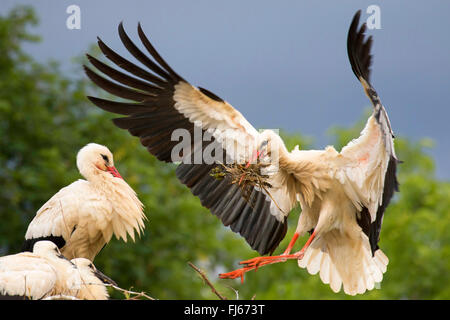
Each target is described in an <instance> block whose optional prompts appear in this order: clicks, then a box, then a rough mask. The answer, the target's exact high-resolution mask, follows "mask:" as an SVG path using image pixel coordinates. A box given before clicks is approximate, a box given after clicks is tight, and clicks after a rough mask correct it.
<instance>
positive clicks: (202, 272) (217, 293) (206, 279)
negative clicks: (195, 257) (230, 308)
mask: <svg viewBox="0 0 450 320" xmlns="http://www.w3.org/2000/svg"><path fill="white" fill-rule="evenodd" d="M188 264H189V266H190V267H191V268H192V269H194V270H195V271H196V272H197V273H198V274H199V275H200V276H201V277H202V278H203V280H204V281H205V282H206V284H207V285H208V286H209V287H210V288H211V291H212V292H213V293H214V294H215V295H216V296H217V297H218V298H219V299H220V300H228V298H227V297H225V296H223V295H221V294H220V293H219V292H218V291H217V290H216V288H215V287H214V285H213V284H212V283H211V281H209V279H208V277H207V276H206V275H205V272H204V271H202V270H200V269H199V268H197V267H196V266H194V265H193V264H192V262H188Z"/></svg>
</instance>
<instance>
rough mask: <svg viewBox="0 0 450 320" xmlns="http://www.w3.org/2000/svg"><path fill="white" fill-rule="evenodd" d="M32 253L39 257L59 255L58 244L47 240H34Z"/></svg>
mask: <svg viewBox="0 0 450 320" xmlns="http://www.w3.org/2000/svg"><path fill="white" fill-rule="evenodd" d="M33 253H35V254H37V255H39V256H41V257H56V256H58V255H61V253H60V252H59V249H58V246H57V245H56V244H54V243H53V242H51V241H48V240H42V241H38V242H36V243H35V244H34V246H33Z"/></svg>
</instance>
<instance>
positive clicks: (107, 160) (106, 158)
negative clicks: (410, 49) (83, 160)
mask: <svg viewBox="0 0 450 320" xmlns="http://www.w3.org/2000/svg"><path fill="white" fill-rule="evenodd" d="M102 158H103V160H105V161H106V162H109V159H108V156H105V155H104V154H102Z"/></svg>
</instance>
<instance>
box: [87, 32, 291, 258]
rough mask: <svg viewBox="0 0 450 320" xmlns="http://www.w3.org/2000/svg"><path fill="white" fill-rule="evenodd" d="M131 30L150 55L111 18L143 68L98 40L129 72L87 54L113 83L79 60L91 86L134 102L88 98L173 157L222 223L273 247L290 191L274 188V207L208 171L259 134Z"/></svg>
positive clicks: (161, 154) (241, 157)
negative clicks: (282, 208)
mask: <svg viewBox="0 0 450 320" xmlns="http://www.w3.org/2000/svg"><path fill="white" fill-rule="evenodd" d="M138 35H139V38H140V40H141V42H142V44H143V45H144V47H145V49H146V50H147V51H148V52H149V53H150V55H151V57H152V58H153V59H151V58H150V57H149V56H147V55H146V54H144V53H143V52H142V51H141V50H140V49H139V48H138V47H137V46H136V45H135V44H134V43H133V42H132V41H131V39H130V38H129V37H128V35H127V34H126V33H125V31H124V29H123V26H122V24H120V25H119V36H120V39H121V40H122V43H123V44H124V45H125V47H126V48H127V49H128V51H129V52H130V53H131V54H132V55H133V56H134V57H135V58H136V59H137V60H138V61H140V62H141V63H142V64H143V65H145V67H147V68H148V69H147V70H146V69H144V68H142V67H140V66H138V65H136V64H134V63H132V62H130V61H128V60H126V59H125V58H123V57H121V56H119V55H118V54H117V53H115V52H114V51H113V50H111V49H110V48H109V47H108V46H106V45H105V44H104V43H103V42H102V41H101V40H100V39H99V40H98V45H99V47H100V50H101V51H102V52H103V53H104V54H105V56H106V57H107V58H108V59H109V60H110V61H112V62H113V63H114V64H116V65H117V66H118V67H120V68H121V69H123V70H125V71H127V72H128V73H131V74H132V75H133V76H130V75H128V74H126V73H123V72H121V71H119V70H116V69H114V68H112V67H110V66H108V65H106V64H105V63H103V62H101V61H99V60H97V59H96V58H94V57H91V56H89V55H88V58H89V60H90V62H91V63H92V65H93V66H94V67H96V68H97V69H98V71H100V72H102V73H103V74H105V75H106V76H108V77H110V78H111V79H113V80H115V81H116V82H113V81H111V80H109V79H106V78H104V77H102V76H100V75H99V74H97V73H95V72H93V71H92V70H91V69H90V68H88V67H85V71H86V74H87V76H88V77H89V78H90V79H91V80H92V81H93V82H94V83H96V84H97V85H98V86H99V87H101V88H103V89H104V90H106V91H108V92H109V93H111V94H113V95H116V96H118V97H120V98H124V99H127V100H132V101H135V102H133V103H130V102H115V101H109V100H104V99H99V98H94V97H89V99H90V100H91V101H92V102H93V103H94V104H95V105H97V106H98V107H100V108H102V109H104V110H106V111H109V112H113V113H118V114H121V115H126V116H127V117H123V118H118V119H114V120H113V121H114V124H115V125H116V126H118V127H119V128H122V129H127V130H128V131H129V132H130V133H131V134H132V135H134V136H138V137H139V138H140V141H141V143H142V145H144V146H145V147H146V148H147V149H148V151H149V152H150V153H151V154H153V155H154V156H156V157H157V158H158V159H159V160H161V161H165V162H177V161H179V162H181V163H180V164H179V166H178V168H177V170H176V174H177V177H178V178H179V179H180V181H181V182H182V183H184V184H185V185H187V186H188V187H189V188H190V189H191V191H192V193H193V194H194V195H196V196H198V197H199V198H200V200H201V203H202V205H203V206H205V207H206V208H209V209H210V210H211V212H212V213H213V214H215V215H216V216H218V217H219V218H220V219H221V220H222V223H223V224H224V225H226V226H230V227H231V229H232V230H233V231H234V232H238V233H240V234H241V235H242V236H243V237H244V238H245V239H246V240H247V242H248V243H249V244H250V246H251V247H252V248H253V249H255V250H257V251H258V252H259V253H260V254H266V253H271V252H273V250H274V249H275V248H276V247H277V246H278V244H279V242H280V241H281V240H282V239H283V238H284V236H285V234H286V230H287V223H286V217H287V214H288V213H289V210H290V209H291V208H292V206H293V203H295V201H290V200H289V199H292V198H294V199H295V196H294V197H290V198H289V199H288V200H286V199H287V195H286V193H282V192H276V194H277V195H280V198H279V199H275V200H276V201H277V202H279V203H287V205H284V208H287V209H286V210H283V211H280V210H278V207H277V206H274V204H273V200H272V198H271V197H270V196H268V194H267V193H266V192H263V191H262V190H258V189H257V188H253V189H252V190H250V199H246V198H245V197H244V196H243V194H242V191H241V189H240V188H239V186H238V185H236V184H231V182H230V179H229V178H228V177H226V178H224V179H218V178H217V177H214V174H212V173H213V172H214V171H212V170H213V169H214V168H216V167H218V166H221V164H220V163H225V162H226V161H230V160H231V161H233V162H238V163H243V162H244V161H247V160H249V159H250V157H251V155H252V153H253V152H254V150H255V149H256V147H257V145H258V143H260V142H261V141H260V137H259V133H258V132H257V130H255V128H253V127H252V126H251V125H250V123H248V121H247V120H246V119H245V118H244V117H243V116H242V114H241V113H240V112H238V111H237V110H236V109H234V108H233V107H232V106H231V105H230V104H228V103H227V102H226V101H224V100H222V99H221V98H219V97H218V96H216V95H215V94H213V93H212V92H210V91H208V90H206V89H203V88H196V87H194V86H192V85H191V84H189V83H188V82H187V81H185V80H184V79H183V78H182V77H180V76H179V75H178V74H177V73H176V72H175V71H174V70H173V69H172V68H171V67H170V66H169V65H168V64H167V63H166V62H165V61H164V60H163V58H162V57H161V56H160V55H159V54H158V52H157V51H156V50H155V48H154V47H153V46H152V44H151V43H150V41H149V40H148V38H147V37H146V36H145V34H144V32H143V31H142V28H141V26H140V25H139V26H138ZM149 71H151V72H149ZM183 134H186V135H187V136H189V137H190V138H191V140H190V141H189V143H188V144H187V145H188V147H189V148H188V149H185V148H182V147H180V146H186V144H182V142H185V141H180V140H178V139H177V138H180V137H182V136H183ZM196 136H197V137H196ZM198 136H201V137H203V139H202V138H200V139H198ZM181 140H182V139H181ZM186 150H187V151H186ZM208 155H213V158H214V159H213V160H214V161H210V160H211V159H209V160H208V159H206V158H207V157H205V156H208ZM285 211H287V213H286V212H285Z"/></svg>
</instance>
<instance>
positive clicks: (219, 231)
mask: <svg viewBox="0 0 450 320" xmlns="http://www.w3.org/2000/svg"><path fill="white" fill-rule="evenodd" d="M36 22H37V19H36V17H35V15H34V14H33V11H32V10H30V9H28V8H24V7H17V8H16V9H14V10H12V11H11V12H10V13H9V14H8V15H6V16H3V17H0V48H1V49H0V50H1V51H0V52H1V55H0V136H1V137H2V139H0V148H1V150H2V151H1V153H0V184H1V185H2V188H0V203H1V206H0V221H2V223H0V254H2V255H3V254H11V253H15V252H17V251H18V250H19V249H20V247H21V244H22V241H23V236H24V233H25V230H26V228H27V225H28V223H29V221H31V219H32V218H33V216H34V214H35V212H36V211H37V210H38V209H39V207H40V206H42V205H43V204H44V203H45V202H46V201H47V200H48V199H49V198H50V197H51V196H52V195H53V194H54V193H55V192H57V191H58V190H59V189H60V188H62V187H64V186H66V185H68V184H69V183H71V182H73V181H74V180H76V179H78V178H81V176H80V175H79V173H78V171H77V169H76V165H75V157H76V153H77V151H78V150H79V149H80V148H81V147H82V146H84V145H85V144H86V143H88V142H97V143H101V144H104V145H107V146H108V147H109V148H110V149H111V150H112V152H113V153H114V156H115V163H116V166H117V168H118V170H119V171H120V172H121V174H122V176H123V177H124V178H125V179H126V181H127V182H128V183H129V184H130V185H131V186H132V188H133V189H134V190H136V192H137V194H138V195H139V197H140V199H141V201H142V202H143V203H144V205H145V212H146V214H147V217H148V221H147V222H146V229H145V232H144V234H143V235H142V236H141V237H140V238H138V239H137V240H136V242H135V243H132V242H131V240H130V242H128V243H124V242H122V241H119V240H117V239H113V240H112V241H111V242H110V243H109V244H108V245H107V246H106V248H105V249H103V250H102V252H101V253H100V254H99V256H98V257H97V258H96V261H95V264H96V266H97V267H98V268H99V269H100V270H102V271H103V272H105V273H106V274H108V275H109V276H111V277H112V278H113V279H115V280H116V282H117V283H118V284H119V286H121V287H122V288H124V289H130V290H133V291H145V292H146V293H147V294H149V295H150V296H152V297H154V298H158V299H216V296H215V295H214V294H212V293H211V290H210V289H209V288H208V287H207V286H206V285H205V284H204V283H203V280H202V279H201V278H200V277H198V275H197V274H196V273H195V271H194V270H193V269H191V268H190V267H189V266H188V264H187V262H188V261H191V262H193V263H194V264H195V265H197V266H198V267H200V268H201V269H203V270H204V271H206V272H207V275H208V277H209V279H210V280H211V281H212V282H213V283H214V285H215V286H216V288H217V289H218V290H219V291H220V292H221V293H222V294H224V295H226V296H228V297H229V298H234V297H235V293H234V291H233V290H231V289H230V288H229V287H228V286H231V287H233V288H235V289H237V290H238V291H239V297H240V298H241V299H250V298H251V297H252V296H253V295H255V294H256V298H257V299H347V298H351V297H348V296H346V295H344V294H343V293H339V294H334V293H333V292H332V291H331V289H330V288H329V286H328V285H325V284H323V283H322V282H321V281H320V279H319V276H318V275H315V276H311V275H309V274H308V273H307V272H306V271H305V270H304V269H300V268H298V267H297V264H296V262H295V261H288V262H286V263H280V264H278V265H273V266H267V267H263V268H261V269H260V270H258V271H257V272H251V273H249V274H247V275H246V280H245V283H244V284H243V285H242V284H241V283H240V281H239V280H220V279H218V277H217V275H218V273H220V272H225V271H229V270H232V269H235V268H237V267H238V264H237V263H238V261H240V260H244V259H247V258H251V257H254V256H256V253H255V252H254V251H252V250H251V249H250V248H249V246H248V245H247V244H246V243H245V241H244V240H243V239H242V238H241V237H240V236H239V235H236V234H234V233H233V232H231V230H229V228H225V227H223V226H222V225H221V223H220V221H219V220H218V219H217V218H216V217H214V216H213V215H212V214H211V213H210V212H209V211H208V210H206V209H205V208H203V207H202V206H201V205H200V201H199V200H198V199H197V198H196V197H194V196H192V194H191V192H190V191H189V190H188V189H187V188H186V187H185V186H183V185H182V184H181V183H180V182H179V181H178V180H177V179H176V177H175V174H174V168H175V166H174V165H171V164H164V163H161V162H159V161H157V160H156V159H155V158H154V157H153V156H151V155H150V154H149V153H148V152H147V151H146V150H145V148H143V147H141V146H140V144H139V141H138V140H137V139H136V138H134V137H131V136H130V135H129V134H128V133H127V132H123V131H122V130H118V129H117V128H116V127H114V126H113V124H112V122H111V121H110V119H111V115H109V114H106V113H105V112H102V111H101V110H99V109H98V108H96V107H93V106H92V105H91V104H90V102H89V101H88V100H87V99H86V97H85V96H86V93H87V92H89V93H92V91H95V90H96V89H95V88H93V87H90V85H89V84H88V83H87V82H85V77H84V76H83V75H82V73H81V72H79V74H78V75H77V76H76V77H73V76H72V77H66V76H64V75H62V74H61V72H60V71H59V68H58V66H57V64H55V63H48V64H44V65H42V64H38V63H36V62H34V61H33V60H32V58H30V57H29V56H27V55H26V54H25V53H24V52H23V51H22V50H21V45H22V43H23V42H24V41H36V40H38V37H35V36H31V35H30V34H29V33H28V31H27V28H28V27H29V26H30V25H33V24H35V23H36ZM93 54H95V52H93ZM75 61H76V68H77V69H78V70H81V63H83V62H85V61H84V59H83V58H79V59H76V60H75ZM99 94H100V93H98V92H95V95H99ZM365 119H367V118H366V117H365ZM363 126H364V122H360V123H358V124H357V125H356V126H355V127H354V128H350V129H343V128H334V129H333V131H332V134H333V136H334V137H335V138H336V147H337V148H340V147H342V146H343V145H345V144H346V143H347V142H348V141H349V140H350V139H352V138H355V137H357V136H358V135H359V131H360V130H361V129H362V128H363ZM283 138H284V139H285V141H286V144H287V146H288V148H289V149H292V148H293V147H294V146H295V145H296V144H299V146H300V148H301V149H305V148H309V147H311V146H312V143H311V140H310V139H306V138H305V137H303V136H302V135H299V134H296V135H291V134H283ZM426 147H429V141H427V140H423V141H419V142H411V141H409V140H408V139H406V138H402V137H400V138H398V139H397V140H396V148H397V150H398V151H397V153H398V156H399V158H400V159H402V160H404V161H405V163H404V164H402V165H400V167H399V181H400V183H401V186H400V188H401V192H400V193H398V194H397V195H396V196H395V198H394V200H393V202H392V204H391V205H390V206H389V208H388V210H387V212H386V216H385V219H384V224H383V230H382V233H381V242H380V247H381V248H382V249H383V251H384V252H385V253H386V254H387V256H388V257H389V258H390V264H389V266H388V271H387V273H386V275H385V278H384V279H383V282H382V283H381V289H380V290H377V289H375V290H373V291H371V292H370V293H367V294H365V295H362V296H357V297H356V298H357V299H381V298H382V299H403V298H410V299H439V298H440V299H448V298H450V281H449V272H448V271H449V270H450V245H449V244H450V236H449V233H448V232H447V230H448V229H449V228H450V217H449V208H450V184H449V183H448V182H442V181H438V180H437V179H436V178H435V177H434V164H433V159H432V158H431V157H430V156H429V155H427V154H426V152H425V150H424V149H425V148H426ZM299 214H300V210H299V209H298V208H297V209H294V210H293V212H292V213H291V215H290V217H289V225H290V229H289V231H288V234H287V236H286V239H284V240H283V242H282V243H281V245H280V247H279V248H278V249H277V250H276V252H275V254H278V253H281V252H282V251H283V250H284V248H285V247H286V246H287V244H288V242H289V240H290V238H291V237H292V235H293V232H294V229H295V226H296V224H297V219H298V216H299ZM305 240H306V238H305V239H300V242H302V241H303V242H304V241H305ZM111 293H112V295H113V297H115V298H124V295H123V293H121V292H117V291H115V292H111Z"/></svg>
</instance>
